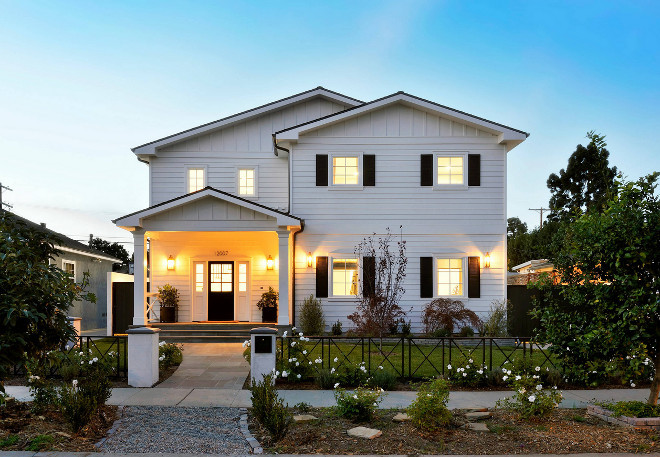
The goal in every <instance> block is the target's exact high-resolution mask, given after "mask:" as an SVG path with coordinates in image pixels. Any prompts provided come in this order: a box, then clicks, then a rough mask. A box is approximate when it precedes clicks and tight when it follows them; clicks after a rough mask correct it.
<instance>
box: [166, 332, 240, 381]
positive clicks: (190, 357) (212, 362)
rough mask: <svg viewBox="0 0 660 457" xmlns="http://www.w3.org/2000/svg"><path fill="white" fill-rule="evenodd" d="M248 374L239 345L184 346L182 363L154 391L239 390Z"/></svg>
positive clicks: (187, 344)
mask: <svg viewBox="0 0 660 457" xmlns="http://www.w3.org/2000/svg"><path fill="white" fill-rule="evenodd" d="M249 373H250V365H249V364H248V363H247V362H246V361H245V359H244V358H243V345H242V344H241V343H223V344H213V343H184V345H183V362H182V363H181V365H179V368H177V370H176V371H175V372H174V374H172V376H170V377H169V378H168V379H166V380H165V381H163V382H162V383H160V384H158V385H157V386H156V388H157V389H168V388H175V389H178V388H187V389H190V388H193V389H195V388H203V389H232V390H240V389H242V388H243V383H244V382H245V379H246V378H247V376H248V374H249Z"/></svg>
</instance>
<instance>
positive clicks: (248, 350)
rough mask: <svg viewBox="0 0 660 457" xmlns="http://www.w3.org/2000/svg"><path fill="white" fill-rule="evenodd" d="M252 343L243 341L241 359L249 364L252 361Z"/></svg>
mask: <svg viewBox="0 0 660 457" xmlns="http://www.w3.org/2000/svg"><path fill="white" fill-rule="evenodd" d="M251 346H252V343H251V342H250V340H245V341H243V358H244V359H245V360H246V361H247V363H250V361H251V360H252V347H251Z"/></svg>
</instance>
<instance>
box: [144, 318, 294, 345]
mask: <svg viewBox="0 0 660 457" xmlns="http://www.w3.org/2000/svg"><path fill="white" fill-rule="evenodd" d="M149 325H150V326H153V327H157V328H159V329H160V340H161V341H167V342H168V343H242V342H243V341H245V340H249V339H250V330H252V329H253V328H258V327H263V326H264V325H266V326H268V327H276V328H277V329H278V330H280V332H283V331H284V330H289V329H290V328H291V326H289V325H275V324H264V323H263V322H174V323H151V324H149Z"/></svg>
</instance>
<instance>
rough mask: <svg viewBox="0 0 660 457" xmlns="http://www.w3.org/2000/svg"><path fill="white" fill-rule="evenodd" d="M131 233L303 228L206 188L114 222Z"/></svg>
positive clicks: (289, 219) (277, 214)
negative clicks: (143, 230)
mask: <svg viewBox="0 0 660 457" xmlns="http://www.w3.org/2000/svg"><path fill="white" fill-rule="evenodd" d="M112 222H114V223H115V224H116V225H117V226H118V227H121V228H123V229H126V230H129V231H135V230H140V229H145V230H152V231H266V230H282V229H283V228H286V229H288V230H296V229H301V228H302V226H303V224H304V221H303V220H302V219H301V218H299V217H295V216H292V215H291V214H287V213H284V212H282V211H278V210H275V209H273V208H269V207H268V206H265V205H262V204H259V203H256V202H253V201H250V200H246V199H244V198H241V197H237V196H235V195H231V194H229V193H227V192H223V191H221V190H218V189H215V188H213V187H205V188H204V189H200V190H198V191H197V192H193V193H190V194H186V195H182V196H181V197H177V198H173V199H171V200H168V201H165V202H162V203H159V204H157V205H154V206H151V207H149V208H146V209H143V210H140V211H136V212H134V213H131V214H127V215H126V216H122V217H120V218H118V219H115V220H113V221H112Z"/></svg>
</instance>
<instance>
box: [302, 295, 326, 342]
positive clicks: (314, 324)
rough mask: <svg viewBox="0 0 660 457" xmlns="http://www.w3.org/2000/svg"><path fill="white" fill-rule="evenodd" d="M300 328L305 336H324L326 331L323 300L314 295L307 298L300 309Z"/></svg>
mask: <svg viewBox="0 0 660 457" xmlns="http://www.w3.org/2000/svg"><path fill="white" fill-rule="evenodd" d="M300 328H301V330H302V332H303V333H304V334H305V335H322V334H323V331H324V330H325V317H324V316H323V307H322V306H321V300H319V299H317V298H314V295H310V296H309V297H307V298H306V299H305V300H304V301H303V304H302V307H301V308H300Z"/></svg>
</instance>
